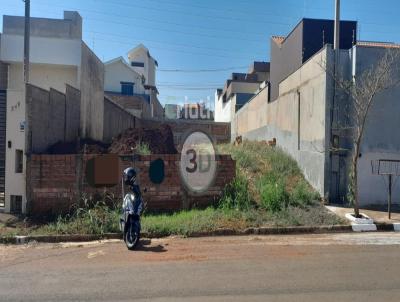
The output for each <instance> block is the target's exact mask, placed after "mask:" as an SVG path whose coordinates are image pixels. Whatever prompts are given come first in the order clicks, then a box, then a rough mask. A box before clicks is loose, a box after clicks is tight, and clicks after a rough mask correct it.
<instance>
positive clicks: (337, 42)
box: [333, 0, 340, 51]
mask: <svg viewBox="0 0 400 302" xmlns="http://www.w3.org/2000/svg"><path fill="white" fill-rule="evenodd" d="M335 2H336V5H335V37H334V42H333V46H334V47H333V48H334V49H335V51H338V50H339V49H340V0H335Z"/></svg>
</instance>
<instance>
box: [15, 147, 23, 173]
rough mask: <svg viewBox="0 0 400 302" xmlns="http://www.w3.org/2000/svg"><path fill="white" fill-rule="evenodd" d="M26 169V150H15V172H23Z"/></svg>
mask: <svg viewBox="0 0 400 302" xmlns="http://www.w3.org/2000/svg"><path fill="white" fill-rule="evenodd" d="M23 170H24V152H23V151H22V150H15V173H22V171H23Z"/></svg>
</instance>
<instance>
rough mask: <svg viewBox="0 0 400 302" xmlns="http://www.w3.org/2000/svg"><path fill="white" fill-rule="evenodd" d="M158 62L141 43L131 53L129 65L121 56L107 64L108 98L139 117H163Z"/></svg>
mask: <svg viewBox="0 0 400 302" xmlns="http://www.w3.org/2000/svg"><path fill="white" fill-rule="evenodd" d="M156 66H157V61H156V60H155V59H154V58H153V57H152V56H151V55H150V52H149V50H148V49H147V48H146V47H145V46H144V45H143V44H139V45H138V46H137V47H135V48H133V49H132V50H130V51H129V52H128V62H127V61H126V60H125V59H124V58H123V57H117V58H115V59H112V60H110V61H107V62H105V63H104V90H105V92H106V95H107V97H108V98H110V99H112V100H113V101H114V102H116V103H118V104H119V105H121V106H122V107H124V108H125V109H126V110H128V111H129V112H131V113H132V114H134V115H135V116H137V117H139V118H162V117H163V108H162V106H161V104H160V102H159V101H158V98H157V94H158V91H157V88H156Z"/></svg>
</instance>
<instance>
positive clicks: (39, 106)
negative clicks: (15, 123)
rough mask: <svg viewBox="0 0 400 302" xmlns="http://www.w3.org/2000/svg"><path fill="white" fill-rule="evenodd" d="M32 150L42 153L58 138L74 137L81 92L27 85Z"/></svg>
mask: <svg viewBox="0 0 400 302" xmlns="http://www.w3.org/2000/svg"><path fill="white" fill-rule="evenodd" d="M27 89H28V91H27V95H28V107H27V110H28V111H29V112H28V116H29V123H30V130H31V137H32V139H31V151H32V152H33V153H42V152H44V151H45V150H46V149H47V148H48V147H49V146H51V145H53V144H55V143H57V142H59V141H72V140H75V139H77V137H78V134H79V128H80V120H79V111H80V93H79V91H78V90H77V89H75V88H73V87H71V86H67V89H66V94H63V93H61V92H59V91H57V90H55V89H50V91H47V90H44V89H42V88H39V87H36V86H33V85H28V86H27Z"/></svg>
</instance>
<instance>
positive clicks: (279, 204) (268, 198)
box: [260, 177, 289, 212]
mask: <svg viewBox="0 0 400 302" xmlns="http://www.w3.org/2000/svg"><path fill="white" fill-rule="evenodd" d="M260 193H261V205H262V206H263V207H264V208H265V209H267V210H269V211H272V212H278V211H280V210H282V209H284V208H286V207H287V205H288V202H289V196H288V193H287V192H286V188H285V183H284V182H283V181H282V180H279V179H277V180H275V179H274V177H269V178H265V179H264V181H263V182H262V185H261V188H260Z"/></svg>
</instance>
